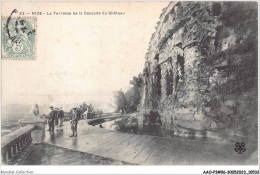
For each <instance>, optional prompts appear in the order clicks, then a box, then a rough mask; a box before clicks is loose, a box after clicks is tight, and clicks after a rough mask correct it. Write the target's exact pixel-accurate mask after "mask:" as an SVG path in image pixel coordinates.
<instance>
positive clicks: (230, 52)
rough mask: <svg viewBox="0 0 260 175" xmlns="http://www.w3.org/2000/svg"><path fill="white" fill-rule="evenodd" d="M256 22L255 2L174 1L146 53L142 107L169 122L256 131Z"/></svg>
mask: <svg viewBox="0 0 260 175" xmlns="http://www.w3.org/2000/svg"><path fill="white" fill-rule="evenodd" d="M257 23H258V21H257V3H256V2H178V3H176V2H171V3H170V4H169V6H168V7H167V8H166V9H164V12H163V13H162V15H161V17H160V22H159V23H158V26H157V28H156V32H155V33H154V34H153V36H152V38H151V41H150V47H149V50H148V53H147V54H146V62H145V69H144V79H145V84H146V85H145V87H144V103H143V104H142V105H141V109H142V110H141V111H142V112H143V113H144V112H146V113H147V111H149V110H150V109H152V110H154V111H158V112H159V114H160V117H161V121H162V124H163V125H164V126H165V127H168V126H170V125H173V124H178V125H180V126H182V127H186V128H193V129H196V130H204V129H216V130H226V131H232V133H236V134H243V135H250V136H256V135H257V48H258V46H257V37H258V36H257ZM140 120H142V119H140Z"/></svg>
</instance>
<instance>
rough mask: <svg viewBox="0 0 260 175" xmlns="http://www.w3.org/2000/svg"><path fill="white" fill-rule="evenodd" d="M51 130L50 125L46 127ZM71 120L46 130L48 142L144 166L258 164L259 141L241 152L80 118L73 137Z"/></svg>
mask: <svg viewBox="0 0 260 175" xmlns="http://www.w3.org/2000/svg"><path fill="white" fill-rule="evenodd" d="M46 129H48V126H46ZM70 135H71V129H70V124H69V122H64V126H62V127H56V128H55V132H54V133H51V132H49V131H46V133H45V140H44V142H46V143H49V144H51V145H54V146H57V147H61V148H67V149H70V150H74V151H78V152H82V153H88V154H92V155H96V156H101V157H104V158H110V159H114V160H120V161H125V162H128V163H131V164H141V165H246V164H251V165H252V164H257V160H256V159H255V158H254V157H256V156H257V152H253V151H254V150H256V148H257V143H255V142H252V141H250V142H249V141H246V140H238V142H245V145H246V152H244V153H243V154H237V152H235V151H234V148H235V143H233V142H232V143H230V142H227V143H218V142H209V141H201V140H189V139H185V138H183V139H181V138H162V137H157V136H148V135H136V134H129V133H123V132H115V131H111V130H107V129H103V128H99V127H93V126H91V125H88V124H87V121H86V120H81V121H79V124H78V137H69V136H70Z"/></svg>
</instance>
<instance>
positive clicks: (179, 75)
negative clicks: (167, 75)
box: [175, 55, 184, 89]
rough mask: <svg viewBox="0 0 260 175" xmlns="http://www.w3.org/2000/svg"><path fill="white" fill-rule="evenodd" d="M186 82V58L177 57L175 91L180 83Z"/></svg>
mask: <svg viewBox="0 0 260 175" xmlns="http://www.w3.org/2000/svg"><path fill="white" fill-rule="evenodd" d="M182 81H184V57H183V56H180V55H178V56H177V72H176V80H175V89H176V88H177V86H178V84H179V82H182Z"/></svg>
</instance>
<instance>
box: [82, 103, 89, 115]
mask: <svg viewBox="0 0 260 175" xmlns="http://www.w3.org/2000/svg"><path fill="white" fill-rule="evenodd" d="M87 110H88V105H87V103H86V102H83V103H82V111H83V113H84V112H85V111H87Z"/></svg>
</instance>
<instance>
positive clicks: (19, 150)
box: [16, 141, 21, 154]
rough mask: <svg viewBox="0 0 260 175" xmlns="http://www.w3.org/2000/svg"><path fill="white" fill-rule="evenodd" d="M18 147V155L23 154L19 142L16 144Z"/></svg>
mask: <svg viewBox="0 0 260 175" xmlns="http://www.w3.org/2000/svg"><path fill="white" fill-rule="evenodd" d="M16 145H17V153H18V154H19V153H20V152H21V148H20V143H19V141H18V142H17V143H16Z"/></svg>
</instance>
